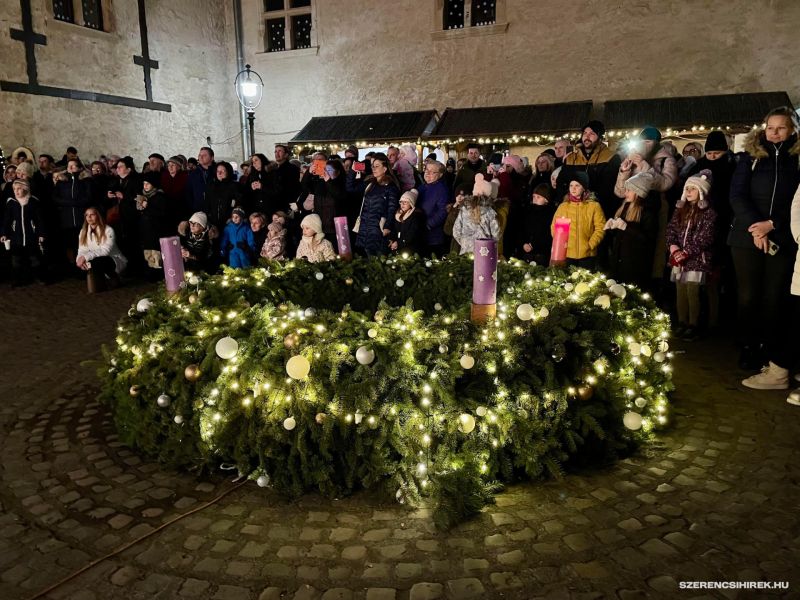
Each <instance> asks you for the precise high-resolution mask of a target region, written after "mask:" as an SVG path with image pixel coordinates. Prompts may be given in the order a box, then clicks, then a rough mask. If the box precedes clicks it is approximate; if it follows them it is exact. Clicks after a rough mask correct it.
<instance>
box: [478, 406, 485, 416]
mask: <svg viewBox="0 0 800 600" xmlns="http://www.w3.org/2000/svg"><path fill="white" fill-rule="evenodd" d="M486 413H487V410H486V407H485V406H479V407H478V408H476V409H475V414H476V415H478V416H479V417H485V416H486Z"/></svg>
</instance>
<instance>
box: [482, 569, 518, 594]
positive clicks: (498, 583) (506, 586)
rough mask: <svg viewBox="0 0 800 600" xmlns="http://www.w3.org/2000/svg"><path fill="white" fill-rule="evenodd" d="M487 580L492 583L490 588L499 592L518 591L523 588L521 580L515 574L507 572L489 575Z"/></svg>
mask: <svg viewBox="0 0 800 600" xmlns="http://www.w3.org/2000/svg"><path fill="white" fill-rule="evenodd" d="M489 580H490V581H491V582H492V586H493V587H494V588H495V589H496V590H498V591H501V592H502V591H505V590H513V589H518V588H521V587H522V586H523V583H522V580H521V579H520V578H519V577H517V575H516V574H515V573H511V572H509V571H502V572H497V573H491V574H490V575H489Z"/></svg>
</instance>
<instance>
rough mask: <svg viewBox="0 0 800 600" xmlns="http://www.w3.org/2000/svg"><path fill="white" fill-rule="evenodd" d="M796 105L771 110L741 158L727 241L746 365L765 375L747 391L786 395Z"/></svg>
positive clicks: (798, 162) (797, 162) (796, 180)
mask: <svg viewBox="0 0 800 600" xmlns="http://www.w3.org/2000/svg"><path fill="white" fill-rule="evenodd" d="M797 129H798V126H797V120H796V116H795V114H794V111H793V110H792V109H791V108H789V107H781V108H776V109H774V110H772V111H770V112H769V113H768V114H767V116H766V119H765V128H764V129H763V130H762V129H760V128H759V129H754V130H753V131H752V132H751V133H750V134H749V135H748V137H747V140H746V141H745V146H744V148H745V151H744V152H741V153H740V154H739V155H738V162H737V164H736V170H735V171H734V173H733V179H732V180H731V198H730V200H731V207H732V208H733V223H732V224H731V231H730V234H729V235H728V245H729V246H730V247H731V254H732V257H733V265H734V268H735V270H736V279H737V283H738V289H739V323H740V326H739V327H740V328H739V331H738V334H739V335H738V337H739V343H740V344H741V346H742V353H741V356H740V358H739V366H740V368H742V369H746V370H754V369H758V368H760V367H762V365H766V366H764V367H763V369H762V371H761V373H758V374H756V375H754V376H752V377H748V378H747V379H745V380H744V381H742V385H744V386H746V387H750V388H755V389H783V390H785V389H787V388H788V387H789V373H788V370H787V367H788V366H790V365H789V364H788V363H789V362H790V359H789V356H788V355H789V350H790V348H789V345H790V344H792V343H797V340H795V339H790V336H788V335H786V315H787V314H789V313H788V310H789V301H790V292H789V290H790V284H791V278H792V270H793V267H794V259H795V255H796V254H797V243H796V241H795V238H794V237H793V236H792V232H791V230H790V214H791V204H792V198H793V196H794V193H795V190H797V186H798V184H800V171H798V167H799V166H800V158H799V157H800V141H798V136H797Z"/></svg>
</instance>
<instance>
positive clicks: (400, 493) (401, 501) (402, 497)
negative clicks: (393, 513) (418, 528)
mask: <svg viewBox="0 0 800 600" xmlns="http://www.w3.org/2000/svg"><path fill="white" fill-rule="evenodd" d="M394 497H395V498H397V502H398V503H399V504H405V502H406V495H405V493H404V492H403V488H397V493H396V494H395V495H394Z"/></svg>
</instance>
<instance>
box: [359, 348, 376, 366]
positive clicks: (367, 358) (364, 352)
mask: <svg viewBox="0 0 800 600" xmlns="http://www.w3.org/2000/svg"><path fill="white" fill-rule="evenodd" d="M356 360H357V361H358V364H360V365H368V364H371V363H372V361H373V360H375V351H374V350H373V349H372V348H367V347H366V346H359V348H358V350H356Z"/></svg>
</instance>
